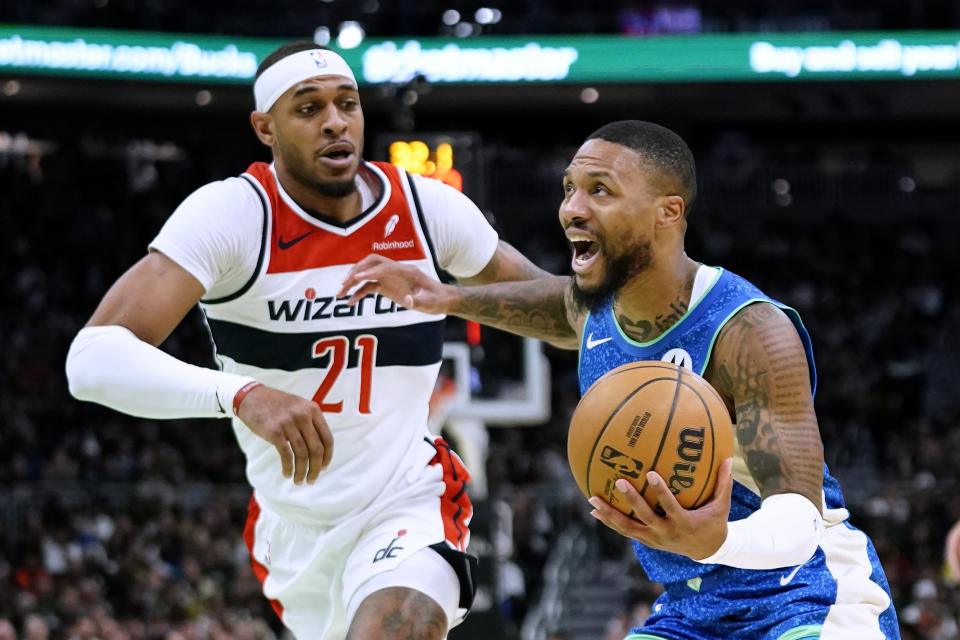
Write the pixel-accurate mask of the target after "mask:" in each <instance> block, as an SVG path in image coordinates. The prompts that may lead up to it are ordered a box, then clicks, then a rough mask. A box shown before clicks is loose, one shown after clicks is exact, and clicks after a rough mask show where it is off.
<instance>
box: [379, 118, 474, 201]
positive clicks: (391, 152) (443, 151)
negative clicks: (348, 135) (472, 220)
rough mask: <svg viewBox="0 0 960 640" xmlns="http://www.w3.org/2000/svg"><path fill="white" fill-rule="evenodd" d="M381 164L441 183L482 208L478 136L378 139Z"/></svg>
mask: <svg viewBox="0 0 960 640" xmlns="http://www.w3.org/2000/svg"><path fill="white" fill-rule="evenodd" d="M375 149H376V150H377V153H378V155H379V158H377V159H380V160H386V161H388V162H389V163H390V164H393V165H396V166H398V167H400V168H401V169H404V170H405V171H406V172H407V173H411V174H414V175H420V176H426V177H428V178H434V179H436V180H440V181H441V182H444V183H446V184H448V185H450V186H451V187H453V188H454V189H456V190H457V191H460V192H462V193H464V194H466V195H467V197H469V198H470V199H471V200H473V201H474V202H475V203H476V204H477V206H478V207H480V208H481V209H482V208H483V201H484V199H485V198H484V196H485V193H484V185H483V171H482V166H483V165H482V160H483V158H482V145H481V143H480V136H479V135H478V134H476V133H471V132H444V133H432V132H430V133H428V132H421V133H405V134H404V133H397V134H383V135H380V136H377V140H376V145H375Z"/></svg>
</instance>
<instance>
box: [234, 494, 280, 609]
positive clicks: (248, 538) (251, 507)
mask: <svg viewBox="0 0 960 640" xmlns="http://www.w3.org/2000/svg"><path fill="white" fill-rule="evenodd" d="M259 518H260V505H259V504H257V500H256V498H255V497H254V496H253V495H251V496H250V504H248V505H247V523H246V524H245V525H244V527H243V541H244V542H246V543H247V551H249V552H250V566H251V567H253V575H255V576H257V580H259V581H260V586H263V583H264V581H265V580H266V579H267V574H268V573H269V572H270V571H269V569H267V568H266V567H265V566H264V565H262V564H260V563H259V562H257V559H256V558H255V557H253V533H254V531H255V530H256V528H257V520H258V519H259ZM270 604H271V605H272V606H273V610H274V611H275V612H276V614H277V617H279V618H280V619H281V620H283V605H282V604H280V601H279V600H270Z"/></svg>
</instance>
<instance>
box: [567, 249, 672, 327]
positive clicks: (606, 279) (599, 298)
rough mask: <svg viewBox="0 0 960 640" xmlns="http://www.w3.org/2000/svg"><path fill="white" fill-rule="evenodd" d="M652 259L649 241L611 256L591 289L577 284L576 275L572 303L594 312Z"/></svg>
mask: <svg viewBox="0 0 960 640" xmlns="http://www.w3.org/2000/svg"><path fill="white" fill-rule="evenodd" d="M652 261H653V252H652V251H651V250H650V241H649V240H644V241H643V242H641V243H639V244H637V245H635V246H634V247H633V248H631V249H629V250H627V251H624V252H623V253H621V254H620V255H617V256H614V257H612V258H611V259H610V260H609V261H608V263H607V271H606V273H605V274H604V275H603V280H601V281H600V284H598V285H597V286H596V287H593V288H592V289H583V288H581V287H580V285H578V284H577V277H576V276H574V277H573V287H572V294H573V303H574V304H575V305H577V306H578V307H579V308H580V309H581V310H583V309H586V310H587V311H589V312H590V313H596V312H597V311H598V310H599V309H600V307H602V306H603V305H604V303H605V302H607V301H608V300H609V299H610V297H611V296H613V294H615V293H616V292H617V291H619V290H620V289H621V288H623V286H624V285H625V284H627V283H628V282H629V281H630V279H631V278H633V277H634V276H635V275H637V274H639V273H641V272H642V271H643V270H644V269H646V268H647V267H649V266H650V263H651V262H652Z"/></svg>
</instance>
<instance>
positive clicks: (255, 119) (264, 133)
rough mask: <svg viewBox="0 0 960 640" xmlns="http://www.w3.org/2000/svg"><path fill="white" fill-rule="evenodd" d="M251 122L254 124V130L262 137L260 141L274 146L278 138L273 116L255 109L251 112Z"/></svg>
mask: <svg viewBox="0 0 960 640" xmlns="http://www.w3.org/2000/svg"><path fill="white" fill-rule="evenodd" d="M250 124H251V125H252V126H253V132H254V133H255V134H257V137H258V138H260V142H262V143H263V144H265V145H267V146H268V147H272V146H273V143H274V141H275V140H276V138H275V136H274V133H273V116H271V115H270V114H269V113H263V112H262V111H254V112H252V113H251V114H250Z"/></svg>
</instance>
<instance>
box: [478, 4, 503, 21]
mask: <svg viewBox="0 0 960 640" xmlns="http://www.w3.org/2000/svg"><path fill="white" fill-rule="evenodd" d="M501 18H503V12H501V11H500V9H491V8H490V7H480V8H479V9H477V11H476V13H474V14H473V19H474V20H476V21H477V22H479V23H480V24H496V23H498V22H500V19H501Z"/></svg>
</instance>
